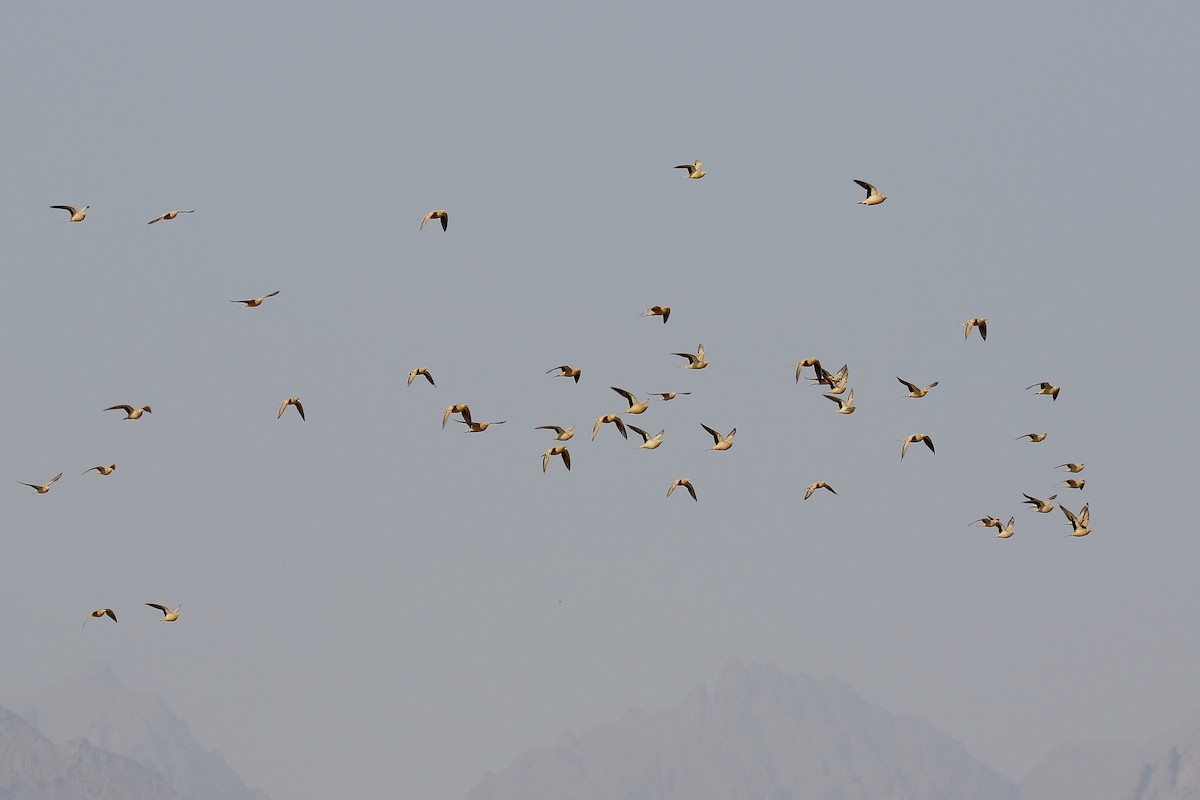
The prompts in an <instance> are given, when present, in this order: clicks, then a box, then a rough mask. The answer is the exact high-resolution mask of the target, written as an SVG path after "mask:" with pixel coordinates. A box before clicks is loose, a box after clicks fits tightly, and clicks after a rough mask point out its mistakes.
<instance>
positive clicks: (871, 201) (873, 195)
mask: <svg viewBox="0 0 1200 800" xmlns="http://www.w3.org/2000/svg"><path fill="white" fill-rule="evenodd" d="M854 182H855V183H857V184H858V185H859V186H861V187H862V188H864V189H866V190H867V196H866V197H865V198H863V199H862V200H859V201H858V204H859V205H860V206H877V205H879V204H880V203H882V202H883V201H884V200H887V195H883V194H880V193H879V190H878V189H876V188H875V187H874V186H872V185H871V184H869V183H867V182H866V181H860V180H858V179H857V178H855V180H854Z"/></svg>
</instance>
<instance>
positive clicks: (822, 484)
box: [804, 481, 837, 500]
mask: <svg viewBox="0 0 1200 800" xmlns="http://www.w3.org/2000/svg"><path fill="white" fill-rule="evenodd" d="M817 489H828V490H829V491H831V492H833V493H834V494H837V492H834V490H833V487H832V486H830V485H829V484H828V483H826V482H825V481H817V482H816V483H813V484H809V487H808V489H807V490H806V491H805V492H804V499H805V500H807V499H808V498H810V497H812V496H813V492H815V491H817Z"/></svg>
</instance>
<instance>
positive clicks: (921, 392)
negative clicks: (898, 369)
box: [896, 375, 938, 397]
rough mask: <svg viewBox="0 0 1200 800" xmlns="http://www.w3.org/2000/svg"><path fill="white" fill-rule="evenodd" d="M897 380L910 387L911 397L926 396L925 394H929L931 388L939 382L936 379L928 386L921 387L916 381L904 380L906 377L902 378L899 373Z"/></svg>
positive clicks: (909, 394) (909, 393)
mask: <svg viewBox="0 0 1200 800" xmlns="http://www.w3.org/2000/svg"><path fill="white" fill-rule="evenodd" d="M896 380H898V381H900V382H901V383H903V384H904V385H905V386H907V387H908V396H909V397H924V396H925V395H927V394H929V390H930V389H932V388H933V387H935V386H937V385H938V382H937V381H934V382H933V383H931V384H929V385H928V386H926V387H925V388H924V389H921V388H919V387H918V386H917V385H916V384H915V383H909V382H908V381H906V380H904V378H901V377H900V376H898V375H897V376H896Z"/></svg>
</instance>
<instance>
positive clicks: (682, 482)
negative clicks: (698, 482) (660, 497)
mask: <svg viewBox="0 0 1200 800" xmlns="http://www.w3.org/2000/svg"><path fill="white" fill-rule="evenodd" d="M677 486H682V487H683V488H685V489H687V490H688V494H690V495H691V496H692V499H693V500H697V501H698V500H699V499H700V498H698V497H696V487H695V486H693V485H692V482H691V481H689V480H688V479H687V478H676V479H675V480H673V481H671V485H670V486H668V487H667V497H670V496H671V492H673V491H675V487H677Z"/></svg>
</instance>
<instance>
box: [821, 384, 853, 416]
mask: <svg viewBox="0 0 1200 800" xmlns="http://www.w3.org/2000/svg"><path fill="white" fill-rule="evenodd" d="M824 397H826V398H828V399H830V400H832V401H833V402H835V403H837V404H838V408H837V413H839V414H853V413H854V411H855V409H856V408H857V407H856V406H855V405H854V390H853V389H851V390H850V394H849V396H847V397H846V399H845V400H843V399H842V398H840V397H838V396H837V395H835V394H827V395H824Z"/></svg>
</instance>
